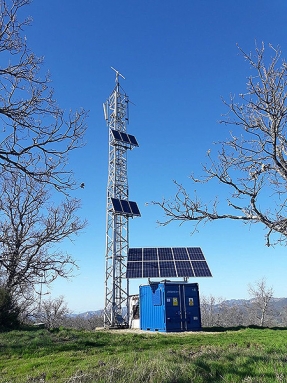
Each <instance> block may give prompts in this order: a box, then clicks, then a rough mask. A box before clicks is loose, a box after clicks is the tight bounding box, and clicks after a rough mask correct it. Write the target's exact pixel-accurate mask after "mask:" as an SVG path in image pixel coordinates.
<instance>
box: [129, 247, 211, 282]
mask: <svg viewBox="0 0 287 383" xmlns="http://www.w3.org/2000/svg"><path fill="white" fill-rule="evenodd" d="M211 276H212V274H211V272H210V270H209V267H208V264H207V262H206V260H205V258H204V255H203V253H202V251H201V249H200V247H159V248H154V247H148V248H130V249H129V252H128V260H127V272H126V278H152V277H154V278H170V277H179V278H180V277H187V278H188V277H211Z"/></svg>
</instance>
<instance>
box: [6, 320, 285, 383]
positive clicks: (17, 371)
mask: <svg viewBox="0 0 287 383" xmlns="http://www.w3.org/2000/svg"><path fill="white" fill-rule="evenodd" d="M286 337H287V330H286V329H256V328H247V329H233V330H229V331H226V330H223V329H217V330H216V331H215V330H214V329H210V331H209V332H202V333H179V334H160V333H135V332H132V331H130V332H127V333H123V332H120V331H117V330H114V331H96V332H91V331H75V330H66V329H61V330H58V331H52V332H49V331H48V330H44V329H42V330H39V329H38V330H35V329H33V330H27V331H11V332H6V333H1V334H0V383H12V382H13V383H28V382H29V383H32V382H35V383H36V382H37V383H40V382H53V383H58V382H59V383H60V382H61V383H91V382H97V383H109V382H111V383H115V382H118V383H139V382H142V383H160V382H164V383H190V382H194V383H208V382H232V383H235V382H246V383H247V382H248V383H249V382H250V383H251V382H254V383H255V382H256V383H260V382H286V381H287V342H286Z"/></svg>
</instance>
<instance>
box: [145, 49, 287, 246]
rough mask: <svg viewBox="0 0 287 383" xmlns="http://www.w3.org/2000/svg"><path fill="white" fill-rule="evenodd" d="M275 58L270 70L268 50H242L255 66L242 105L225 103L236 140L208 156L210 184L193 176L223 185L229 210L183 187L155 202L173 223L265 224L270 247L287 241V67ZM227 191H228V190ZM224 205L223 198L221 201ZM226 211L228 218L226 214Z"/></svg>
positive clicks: (232, 137)
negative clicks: (220, 221)
mask: <svg viewBox="0 0 287 383" xmlns="http://www.w3.org/2000/svg"><path fill="white" fill-rule="evenodd" d="M269 48H270V50H271V52H272V58H271V60H270V63H269V65H267V64H265V62H264V57H265V46H264V44H262V46H261V47H256V49H255V54H254V55H253V54H251V53H250V54H247V53H245V52H244V51H243V50H242V49H241V48H239V50H240V52H241V53H242V55H243V57H244V58H245V60H246V61H247V62H248V64H249V65H250V66H251V70H252V75H251V76H250V77H249V79H248V83H247V91H246V93H245V94H240V95H239V97H240V102H237V101H236V100H235V97H234V96H231V98H230V101H229V102H226V101H224V103H225V105H226V106H227V108H228V114H227V115H226V116H225V118H224V119H223V120H222V121H221V123H223V124H225V125H227V126H230V125H231V126H233V127H234V130H235V133H234V132H230V139H229V140H226V141H224V142H220V143H218V145H220V149H219V151H218V155H217V158H216V159H213V158H212V156H211V152H210V151H208V154H207V156H208V160H209V165H203V171H204V173H205V176H204V178H202V179H198V178H196V177H194V176H191V177H190V178H191V181H192V182H193V183H194V184H198V183H201V184H204V183H210V182H211V181H217V182H219V184H221V185H222V186H223V187H225V190H227V191H228V193H229V198H227V200H226V202H227V203H226V206H225V207H223V206H222V203H220V204H219V202H218V201H219V198H218V197H214V200H213V201H212V202H211V203H209V202H203V201H202V200H201V199H200V198H199V197H198V195H197V192H196V191H195V193H194V195H190V194H189V193H188V191H187V190H186V189H185V188H184V187H183V186H182V185H180V184H178V183H177V182H175V184H176V186H177V189H178V191H177V194H176V196H175V198H174V199H172V200H163V201H161V202H155V201H154V202H153V204H155V205H158V206H160V207H161V208H162V209H163V211H164V213H165V215H166V217H167V219H166V220H165V221H164V222H161V224H162V225H166V224H168V223H170V222H171V221H180V222H185V221H194V222H195V223H196V224H198V223H201V222H203V223H204V222H207V221H214V220H219V219H232V220H241V221H243V222H249V223H252V224H254V223H261V224H263V225H264V226H265V228H266V232H267V234H266V244H267V245H268V246H269V245H270V244H271V236H272V235H273V234H279V237H278V236H275V242H274V243H278V242H281V243H286V240H287V207H286V185H287V138H286V133H287V132H286V129H287V102H286V100H287V92H286V85H287V64H286V62H285V61H284V60H283V59H281V51H280V49H279V48H275V47H273V46H269ZM223 190H224V188H223ZM221 200H222V198H221ZM221 211H223V212H221Z"/></svg>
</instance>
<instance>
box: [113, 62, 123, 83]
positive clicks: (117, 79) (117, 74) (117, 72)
mask: <svg viewBox="0 0 287 383" xmlns="http://www.w3.org/2000/svg"><path fill="white" fill-rule="evenodd" d="M111 69H112V70H114V71H115V72H116V84H118V83H119V76H121V77H122V78H123V79H124V80H125V77H124V76H123V75H122V74H121V73H120V72H119V71H118V70H116V69H115V68H113V67H112V66H111Z"/></svg>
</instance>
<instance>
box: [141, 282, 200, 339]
mask: <svg viewBox="0 0 287 383" xmlns="http://www.w3.org/2000/svg"><path fill="white" fill-rule="evenodd" d="M139 306H140V328H141V329H142V330H150V331H161V332H170V331H199V330H201V317H200V302H199V291H198V284H197V283H184V282H169V281H163V282H159V283H155V282H152V283H150V284H149V285H144V286H140V290H139Z"/></svg>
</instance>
